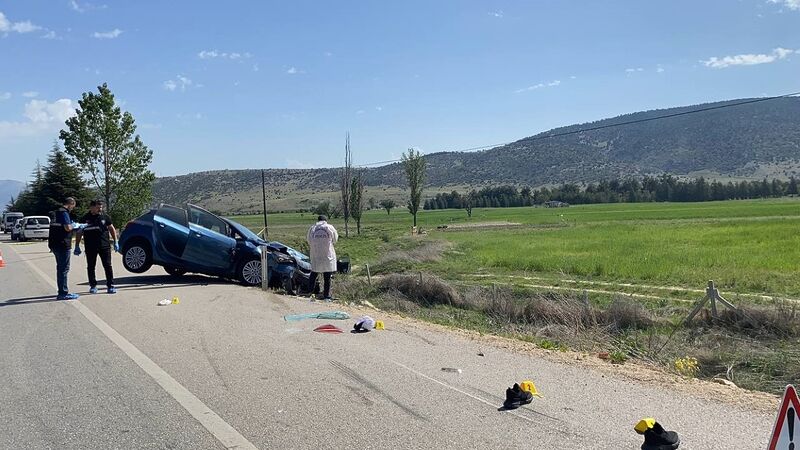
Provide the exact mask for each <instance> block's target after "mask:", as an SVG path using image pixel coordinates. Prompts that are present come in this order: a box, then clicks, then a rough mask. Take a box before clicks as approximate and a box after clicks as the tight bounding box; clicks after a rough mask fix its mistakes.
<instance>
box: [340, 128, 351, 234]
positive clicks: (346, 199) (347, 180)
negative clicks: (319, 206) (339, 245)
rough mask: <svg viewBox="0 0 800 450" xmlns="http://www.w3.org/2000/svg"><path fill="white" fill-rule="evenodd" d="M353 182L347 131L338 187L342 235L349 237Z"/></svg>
mask: <svg viewBox="0 0 800 450" xmlns="http://www.w3.org/2000/svg"><path fill="white" fill-rule="evenodd" d="M352 182H353V153H352V152H351V151H350V133H347V135H346V137H345V143H344V167H342V173H341V180H339V187H340V189H341V192H342V201H341V206H342V216H344V236H345V237H350V230H349V228H348V224H349V222H350V215H351V214H350V188H351V187H352Z"/></svg>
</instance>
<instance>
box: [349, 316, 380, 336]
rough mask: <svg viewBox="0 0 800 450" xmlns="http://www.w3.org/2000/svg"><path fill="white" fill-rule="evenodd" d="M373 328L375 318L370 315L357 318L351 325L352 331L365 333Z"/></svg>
mask: <svg viewBox="0 0 800 450" xmlns="http://www.w3.org/2000/svg"><path fill="white" fill-rule="evenodd" d="M374 328H375V319H373V318H372V317H370V316H363V317H361V318H360V319H358V321H356V324H355V325H353V332H355V333H366V332H368V331H371V330H372V329H374Z"/></svg>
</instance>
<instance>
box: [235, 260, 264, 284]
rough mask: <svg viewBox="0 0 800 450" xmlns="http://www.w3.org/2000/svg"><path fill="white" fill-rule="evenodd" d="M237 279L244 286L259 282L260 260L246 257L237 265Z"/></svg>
mask: <svg viewBox="0 0 800 450" xmlns="http://www.w3.org/2000/svg"><path fill="white" fill-rule="evenodd" d="M239 281H241V282H242V283H243V284H245V285H246V286H257V285H259V284H261V260H260V259H256V258H253V259H248V260H246V261H244V262H243V263H242V264H241V265H240V266H239Z"/></svg>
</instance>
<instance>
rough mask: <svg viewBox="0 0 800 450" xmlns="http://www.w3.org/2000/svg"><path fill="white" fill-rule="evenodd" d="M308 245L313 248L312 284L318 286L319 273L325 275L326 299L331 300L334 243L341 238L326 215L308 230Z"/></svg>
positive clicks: (334, 253)
mask: <svg viewBox="0 0 800 450" xmlns="http://www.w3.org/2000/svg"><path fill="white" fill-rule="evenodd" d="M307 240H308V246H309V248H310V249H311V285H312V286H316V283H317V275H318V274H320V273H321V274H322V277H323V294H322V296H323V297H322V298H323V299H325V301H328V302H329V301H331V300H332V298H331V276H332V275H333V273H334V272H336V249H334V248H333V244H335V243H336V241H338V240H339V233H338V232H336V228H334V227H333V225H331V224H329V223H328V218H327V217H325V216H324V215H320V216H319V217H317V223H315V224H314V225H312V226H311V228H309V230H308V236H307Z"/></svg>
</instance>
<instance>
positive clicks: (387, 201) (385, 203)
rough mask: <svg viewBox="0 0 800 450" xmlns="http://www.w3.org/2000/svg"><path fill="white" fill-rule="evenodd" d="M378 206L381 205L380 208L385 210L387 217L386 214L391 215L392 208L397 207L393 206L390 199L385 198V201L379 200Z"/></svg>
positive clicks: (393, 203)
mask: <svg viewBox="0 0 800 450" xmlns="http://www.w3.org/2000/svg"><path fill="white" fill-rule="evenodd" d="M380 205H381V208H383V209H385V210H386V214H387V215H388V214H391V213H392V208H394V207H395V206H397V205H396V204H395V202H394V200H392V199H389V198H387V199H385V200H381V202H380Z"/></svg>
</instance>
